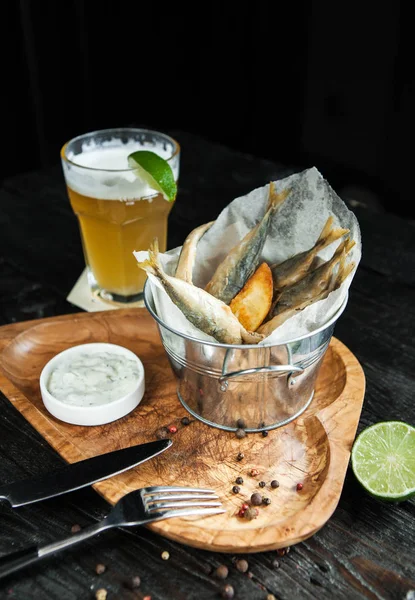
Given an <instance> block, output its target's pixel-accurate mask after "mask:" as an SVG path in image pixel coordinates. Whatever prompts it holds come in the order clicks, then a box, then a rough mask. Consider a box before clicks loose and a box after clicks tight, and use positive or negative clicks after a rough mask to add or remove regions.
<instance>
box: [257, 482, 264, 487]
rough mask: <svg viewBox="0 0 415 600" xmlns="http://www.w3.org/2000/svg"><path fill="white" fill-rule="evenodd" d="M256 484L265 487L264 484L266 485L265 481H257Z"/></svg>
mask: <svg viewBox="0 0 415 600" xmlns="http://www.w3.org/2000/svg"><path fill="white" fill-rule="evenodd" d="M258 485H259V487H265V486H266V483H265V481H260V482H259V483H258Z"/></svg>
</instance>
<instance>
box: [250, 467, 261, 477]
mask: <svg viewBox="0 0 415 600" xmlns="http://www.w3.org/2000/svg"><path fill="white" fill-rule="evenodd" d="M257 475H259V471H258V469H251V477H256V476H257Z"/></svg>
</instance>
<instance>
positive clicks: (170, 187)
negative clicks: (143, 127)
mask: <svg viewBox="0 0 415 600" xmlns="http://www.w3.org/2000/svg"><path fill="white" fill-rule="evenodd" d="M128 164H129V165H130V167H131V168H132V169H134V170H135V171H136V174H137V175H138V177H140V178H141V179H143V180H144V181H145V182H146V183H148V185H149V186H150V187H151V188H152V189H153V190H157V191H158V192H160V193H161V194H163V196H164V198H165V199H166V200H168V201H169V202H173V200H174V199H175V197H176V194H177V185H176V182H175V180H174V175H173V171H172V169H171V166H170V165H169V163H168V162H167V160H165V159H164V158H161V156H159V155H158V154H155V152H150V151H149V150H137V151H136V152H133V153H132V154H130V155H129V156H128Z"/></svg>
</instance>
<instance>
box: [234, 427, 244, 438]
mask: <svg viewBox="0 0 415 600" xmlns="http://www.w3.org/2000/svg"><path fill="white" fill-rule="evenodd" d="M235 435H236V437H237V438H238V440H241V439H242V438H244V437H245V436H246V431H245V429H240V428H239V429H237V430H236V431H235Z"/></svg>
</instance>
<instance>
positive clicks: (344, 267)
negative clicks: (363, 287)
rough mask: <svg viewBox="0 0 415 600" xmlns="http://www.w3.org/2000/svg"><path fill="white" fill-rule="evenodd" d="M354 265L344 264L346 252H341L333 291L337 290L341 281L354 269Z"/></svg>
mask: <svg viewBox="0 0 415 600" xmlns="http://www.w3.org/2000/svg"><path fill="white" fill-rule="evenodd" d="M355 266H356V263H355V262H350V263H348V264H346V252H345V251H343V254H342V257H341V259H340V262H339V267H338V270H337V274H336V277H335V279H334V282H333V289H332V291H333V290H337V289H338V288H339V287H340V286H341V285H342V283H343V281H344V280H345V279H346V278H347V277H348V276H349V275H350V273H351V272H352V271H353V269H354V268H355Z"/></svg>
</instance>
